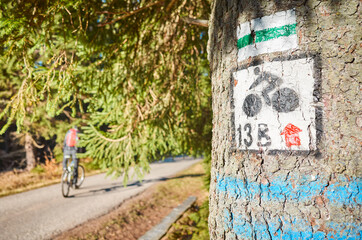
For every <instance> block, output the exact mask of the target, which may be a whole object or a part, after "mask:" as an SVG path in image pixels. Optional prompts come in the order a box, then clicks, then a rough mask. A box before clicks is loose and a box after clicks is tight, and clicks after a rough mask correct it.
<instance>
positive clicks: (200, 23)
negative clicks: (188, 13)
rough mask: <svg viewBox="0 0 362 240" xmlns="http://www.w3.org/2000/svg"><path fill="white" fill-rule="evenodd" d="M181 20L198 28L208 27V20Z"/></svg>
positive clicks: (184, 18)
mask: <svg viewBox="0 0 362 240" xmlns="http://www.w3.org/2000/svg"><path fill="white" fill-rule="evenodd" d="M182 20H183V21H184V22H186V23H188V24H193V25H197V26H200V27H209V21H208V20H203V19H196V18H189V17H183V18H182Z"/></svg>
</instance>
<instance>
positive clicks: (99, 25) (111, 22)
mask: <svg viewBox="0 0 362 240" xmlns="http://www.w3.org/2000/svg"><path fill="white" fill-rule="evenodd" d="M161 3H163V1H158V2H154V3H151V4H148V5H147V6H145V7H142V8H139V9H137V10H135V11H132V12H128V13H125V14H124V15H122V16H120V17H118V18H116V19H114V20H112V21H110V22H105V23H101V24H98V25H97V26H98V27H104V26H106V25H110V24H113V23H115V22H118V21H119V20H122V19H125V18H128V17H130V16H132V15H134V14H136V13H138V12H141V11H143V10H145V9H147V8H150V7H152V6H154V5H158V4H161Z"/></svg>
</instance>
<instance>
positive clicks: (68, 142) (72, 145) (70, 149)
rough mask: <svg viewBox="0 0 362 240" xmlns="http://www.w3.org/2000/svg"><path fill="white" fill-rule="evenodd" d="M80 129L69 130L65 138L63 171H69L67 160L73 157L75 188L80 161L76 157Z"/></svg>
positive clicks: (75, 127)
mask: <svg viewBox="0 0 362 240" xmlns="http://www.w3.org/2000/svg"><path fill="white" fill-rule="evenodd" d="M77 133H78V128H77V126H74V127H73V128H71V129H69V130H68V132H67V134H66V135H65V138H64V146H63V171H67V158H68V156H71V157H72V161H74V178H73V179H74V182H73V184H74V186H76V183H77V178H78V159H77V156H76V153H77V142H78V134H77Z"/></svg>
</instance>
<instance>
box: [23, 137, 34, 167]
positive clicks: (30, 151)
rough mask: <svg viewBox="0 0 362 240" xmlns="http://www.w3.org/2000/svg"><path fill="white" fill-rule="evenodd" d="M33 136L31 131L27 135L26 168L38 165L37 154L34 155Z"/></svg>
mask: <svg viewBox="0 0 362 240" xmlns="http://www.w3.org/2000/svg"><path fill="white" fill-rule="evenodd" d="M33 141H34V140H33V138H32V137H31V135H30V134H29V133H26V135H25V153H26V155H25V156H26V170H28V171H30V170H32V169H33V168H34V167H35V165H36V160H35V155H34V146H33Z"/></svg>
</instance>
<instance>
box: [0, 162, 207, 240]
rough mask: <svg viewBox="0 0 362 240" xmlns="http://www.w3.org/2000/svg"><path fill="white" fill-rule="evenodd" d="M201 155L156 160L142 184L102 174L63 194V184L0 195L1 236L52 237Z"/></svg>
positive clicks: (148, 185)
mask: <svg viewBox="0 0 362 240" xmlns="http://www.w3.org/2000/svg"><path fill="white" fill-rule="evenodd" d="M198 161H200V159H191V158H175V161H171V162H162V163H153V164H151V172H150V173H149V174H148V175H147V176H146V177H145V180H144V181H143V183H142V185H139V184H137V182H135V181H133V182H130V183H129V185H128V186H127V187H123V184H122V178H119V179H116V180H114V179H112V178H110V177H107V178H106V177H105V174H99V175H95V176H91V177H87V176H86V179H85V181H84V183H83V185H82V187H81V188H80V189H78V190H74V189H71V190H70V197H69V198H63V197H62V195H61V188H60V184H56V185H52V186H48V187H44V188H40V189H36V190H32V191H28V192H25V193H19V194H15V195H12V196H8V197H3V198H0V239H1V240H2V239H6V240H11V239H27V240H31V239H37V240H38V239H50V238H51V237H52V236H54V235H56V234H59V233H61V232H63V231H65V230H68V229H71V228H73V227H75V226H76V225H79V224H81V223H83V222H85V221H87V220H89V219H92V218H96V217H98V216H101V215H103V214H105V213H107V212H109V211H110V210H112V209H113V208H115V207H117V206H119V205H120V203H122V202H123V201H124V200H126V199H128V198H130V197H131V196H134V195H136V194H138V193H140V192H142V191H143V190H145V189H146V188H148V187H150V186H151V185H153V184H154V183H158V182H161V181H163V180H165V179H166V178H168V177H171V176H172V175H174V174H176V173H177V172H179V171H181V170H184V169H186V168H188V167H190V166H191V165H193V164H194V163H196V162H198Z"/></svg>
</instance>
